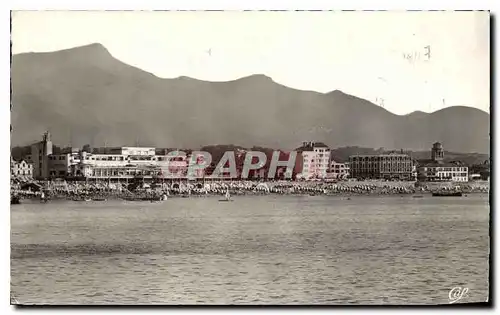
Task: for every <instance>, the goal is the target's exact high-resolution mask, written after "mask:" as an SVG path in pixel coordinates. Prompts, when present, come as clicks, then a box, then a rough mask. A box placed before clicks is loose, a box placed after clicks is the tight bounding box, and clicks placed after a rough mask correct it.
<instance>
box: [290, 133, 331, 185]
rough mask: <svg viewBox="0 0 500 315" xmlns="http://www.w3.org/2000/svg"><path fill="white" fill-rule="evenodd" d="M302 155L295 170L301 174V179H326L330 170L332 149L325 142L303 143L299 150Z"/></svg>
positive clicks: (299, 176)
mask: <svg viewBox="0 0 500 315" xmlns="http://www.w3.org/2000/svg"><path fill="white" fill-rule="evenodd" d="M296 151H297V154H298V155H300V157H299V159H298V160H297V163H296V167H295V169H296V170H297V172H298V173H299V175H297V177H298V178H300V179H305V180H309V179H321V178H326V177H327V174H328V171H329V170H330V153H331V151H330V148H329V147H328V146H327V145H326V144H324V143H323V142H303V143H302V146H301V147H300V148H297V150H296Z"/></svg>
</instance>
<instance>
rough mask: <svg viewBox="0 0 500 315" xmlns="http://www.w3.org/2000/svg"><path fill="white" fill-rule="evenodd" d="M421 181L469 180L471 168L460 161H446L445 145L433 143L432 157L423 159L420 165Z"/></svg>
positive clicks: (419, 177)
mask: <svg viewBox="0 0 500 315" xmlns="http://www.w3.org/2000/svg"><path fill="white" fill-rule="evenodd" d="M418 180H419V181H431V182H435V181H451V182H467V181H469V169H468V167H467V166H465V165H463V164H462V163H460V162H449V163H446V162H444V149H443V145H442V144H441V143H439V142H436V143H434V144H433V145H432V149H431V159H430V160H422V161H420V163H419V167H418Z"/></svg>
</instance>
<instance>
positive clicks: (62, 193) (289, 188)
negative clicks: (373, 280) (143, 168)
mask: <svg viewBox="0 0 500 315" xmlns="http://www.w3.org/2000/svg"><path fill="white" fill-rule="evenodd" d="M26 185H28V186H29V185H37V186H36V187H33V188H31V187H28V188H26ZM23 187H24V189H23ZM37 188H38V189H37ZM129 188H130V186H129V187H127V186H126V185H124V184H120V183H118V184H117V183H95V184H88V183H78V182H35V181H34V182H31V183H25V184H21V185H11V196H16V195H17V196H19V197H20V198H21V199H40V198H41V193H42V190H43V192H44V194H45V195H46V196H48V197H49V200H48V201H50V200H73V201H86V200H87V201H90V200H91V199H95V200H94V201H104V200H129V201H143V202H149V201H160V199H161V196H162V195H166V196H168V198H203V197H217V196H218V197H224V195H225V194H226V192H229V193H230V195H231V196H233V197H237V196H263V195H277V196H339V197H346V198H348V197H351V196H389V195H401V196H406V195H424V194H432V193H433V192H436V191H447V192H461V193H463V194H476V193H489V191H490V189H489V188H490V187H489V182H467V183H451V182H442V183H436V182H434V183H419V182H404V181H398V182H385V181H342V182H335V183H330V182H293V181H269V182H250V181H227V182H215V183H213V182H212V183H205V184H202V183H189V182H186V183H168V184H164V183H163V184H143V185H141V186H140V187H134V189H130V190H129ZM32 189H37V190H32Z"/></svg>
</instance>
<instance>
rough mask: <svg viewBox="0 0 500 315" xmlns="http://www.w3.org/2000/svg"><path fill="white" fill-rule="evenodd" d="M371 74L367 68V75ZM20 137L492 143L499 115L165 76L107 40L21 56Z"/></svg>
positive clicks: (146, 142) (263, 80)
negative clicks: (402, 107)
mask: <svg viewBox="0 0 500 315" xmlns="http://www.w3.org/2000/svg"><path fill="white" fill-rule="evenodd" d="M362 75H363V74H362V73H360V74H359V76H362ZM11 82H12V83H11V84H12V104H11V105H12V114H11V123H12V136H11V145H13V146H14V145H26V144H29V143H31V142H35V141H39V140H40V139H41V135H42V134H43V132H45V131H46V130H48V131H50V132H51V134H52V140H53V142H54V143H57V144H60V145H62V146H65V145H72V146H75V147H76V146H82V145H84V144H91V145H92V146H104V145H107V146H122V145H136V144H138V145H141V146H155V147H180V148H199V147H202V146H205V145H216V144H234V145H241V146H244V147H252V146H262V147H272V148H281V149H293V148H296V147H298V146H300V145H301V143H302V142H303V141H319V142H324V143H325V144H327V145H329V146H330V147H342V146H359V147H372V148H379V147H383V148H386V149H400V148H403V149H408V150H429V149H430V147H431V145H432V143H434V142H436V141H439V142H441V143H442V144H443V146H444V148H445V149H446V150H449V151H453V152H478V153H489V151H490V148H489V147H490V139H489V133H490V115H489V114H488V113H486V112H484V111H481V110H479V109H476V108H472V107H466V106H453V107H448V108H444V109H442V110H439V111H436V112H433V113H424V112H413V113H411V114H408V115H396V114H393V113H391V112H389V111H387V110H385V109H384V108H382V107H380V106H377V105H375V104H373V103H371V102H369V101H367V100H364V99H361V98H358V97H356V96H353V95H349V94H346V93H343V92H342V91H338V90H334V91H332V92H330V93H319V92H314V91H302V90H296V89H292V88H289V87H286V86H283V85H281V84H278V83H276V82H274V81H273V80H272V79H271V78H269V77H267V76H265V75H251V76H248V77H244V78H240V79H237V80H234V81H228V82H208V81H201V80H197V79H192V78H188V77H179V78H175V79H164V78H159V77H156V76H155V75H153V74H151V73H148V72H145V71H143V70H141V69H138V68H135V67H133V66H130V65H127V64H125V63H123V62H121V61H119V60H117V59H116V58H114V57H113V56H112V55H111V54H110V53H109V52H108V50H107V49H106V48H105V47H104V46H102V45H100V44H91V45H87V46H81V47H76V48H71V49H67V50H60V51H55V52H47V53H23V54H18V55H14V56H13V57H12V68H11Z"/></svg>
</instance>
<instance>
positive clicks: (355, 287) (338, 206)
mask: <svg viewBox="0 0 500 315" xmlns="http://www.w3.org/2000/svg"><path fill="white" fill-rule="evenodd" d="M11 242H12V250H11V289H12V295H13V296H14V297H15V298H16V299H17V301H19V302H20V303H23V304H32V303H34V304H84V303H85V304H103V303H112V304H150V303H160V304H408V303H411V304H438V303H449V298H448V294H449V291H450V290H451V289H452V288H454V287H457V286H460V287H467V288H468V289H469V292H468V294H467V296H466V297H464V298H463V299H462V300H461V301H460V302H478V301H480V302H483V301H485V300H486V299H487V297H488V268H489V264H488V256H489V206H488V199H487V196H485V195H474V196H472V195H469V196H467V197H462V198H446V197H445V198H437V197H425V198H422V199H415V198H411V197H399V196H395V197H353V198H352V200H343V199H342V198H340V197H310V196H307V197H292V196H263V197H236V198H235V202H219V201H218V198H191V199H184V198H182V199H171V200H168V201H167V202H165V203H162V204H159V203H158V204H150V203H134V202H128V203H127V202H120V201H112V202H106V203H99V202H95V203H77V202H53V203H48V204H39V203H33V204H22V205H18V206H17V205H16V206H12V207H11Z"/></svg>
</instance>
